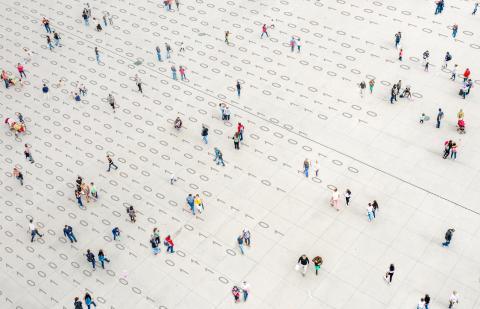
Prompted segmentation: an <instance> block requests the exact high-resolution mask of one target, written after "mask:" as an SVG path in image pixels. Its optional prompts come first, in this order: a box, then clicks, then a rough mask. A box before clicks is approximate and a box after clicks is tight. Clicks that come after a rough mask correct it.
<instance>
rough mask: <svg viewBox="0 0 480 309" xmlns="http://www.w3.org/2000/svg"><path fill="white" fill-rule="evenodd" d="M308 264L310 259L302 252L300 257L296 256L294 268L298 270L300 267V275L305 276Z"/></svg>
mask: <svg viewBox="0 0 480 309" xmlns="http://www.w3.org/2000/svg"><path fill="white" fill-rule="evenodd" d="M309 264H310V260H309V259H308V257H307V256H306V255H305V254H302V256H300V258H298V261H297V265H296V266H295V269H296V270H297V271H298V270H300V269H302V276H304V277H305V274H306V273H307V269H308V265H309Z"/></svg>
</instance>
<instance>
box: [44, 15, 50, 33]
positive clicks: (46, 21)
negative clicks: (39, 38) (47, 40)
mask: <svg viewBox="0 0 480 309" xmlns="http://www.w3.org/2000/svg"><path fill="white" fill-rule="evenodd" d="M42 24H43V26H44V27H45V31H47V33H52V29H50V21H49V20H48V19H46V18H45V17H43V18H42Z"/></svg>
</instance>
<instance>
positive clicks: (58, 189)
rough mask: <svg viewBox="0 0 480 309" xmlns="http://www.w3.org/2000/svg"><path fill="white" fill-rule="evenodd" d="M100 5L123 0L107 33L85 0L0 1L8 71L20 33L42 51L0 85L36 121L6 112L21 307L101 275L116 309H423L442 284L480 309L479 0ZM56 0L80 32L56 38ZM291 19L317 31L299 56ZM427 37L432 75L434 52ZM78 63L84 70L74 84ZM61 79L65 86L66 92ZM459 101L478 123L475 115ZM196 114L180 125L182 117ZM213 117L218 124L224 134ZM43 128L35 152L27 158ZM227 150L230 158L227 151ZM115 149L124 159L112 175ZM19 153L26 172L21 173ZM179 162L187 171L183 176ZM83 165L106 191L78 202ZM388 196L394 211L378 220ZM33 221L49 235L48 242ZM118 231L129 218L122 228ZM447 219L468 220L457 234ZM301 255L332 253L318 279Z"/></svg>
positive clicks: (12, 242)
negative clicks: (453, 154)
mask: <svg viewBox="0 0 480 309" xmlns="http://www.w3.org/2000/svg"><path fill="white" fill-rule="evenodd" d="M91 5H92V7H93V16H96V17H97V18H99V17H101V15H102V13H101V12H103V11H109V12H110V13H111V14H112V15H113V16H114V26H113V27H112V26H108V27H106V29H105V30H104V31H103V32H100V33H98V32H96V31H94V29H93V26H92V25H91V26H90V27H85V26H84V25H83V24H82V20H81V11H82V9H83V3H82V2H81V1H65V0H56V1H53V0H47V1H34V0H25V1H6V0H0V7H1V9H0V18H1V20H2V23H1V26H0V27H1V28H0V29H1V30H0V35H1V44H0V47H1V55H0V63H1V67H2V68H4V69H7V70H8V71H10V72H12V73H14V74H17V72H16V69H15V67H14V65H15V64H16V63H17V62H19V61H21V60H22V59H23V58H24V54H23V53H22V50H21V49H22V47H25V46H26V47H28V48H30V49H32V50H33V51H34V55H33V57H32V62H31V63H29V64H27V65H26V66H25V68H26V70H27V74H28V79H27V80H26V85H25V86H24V88H23V89H21V90H20V89H13V88H11V89H8V90H6V89H5V88H4V87H3V85H2V86H1V87H0V91H1V101H0V104H1V106H0V114H1V117H2V120H3V119H4V118H5V117H14V113H15V112H22V113H23V114H24V116H25V117H26V122H27V128H28V132H27V134H25V135H23V136H20V137H19V138H17V139H15V137H14V136H13V135H12V134H11V133H10V132H9V131H8V128H7V126H6V125H4V126H2V128H3V129H2V132H1V138H0V141H1V151H0V156H1V165H0V168H1V170H2V175H3V177H2V178H1V201H0V203H1V205H2V206H1V207H0V216H1V221H0V231H1V237H0V269H1V271H0V294H1V295H0V307H1V308H25V309H27V308H28V309H30V308H73V305H72V304H73V297H75V296H83V294H84V292H85V290H86V289H88V290H89V291H91V292H92V294H93V296H94V297H95V299H96V300H97V303H98V305H99V308H175V309H176V308H178V309H180V308H233V307H238V306H244V307H248V308H265V309H266V308H359V309H374V308H413V307H414V306H415V305H416V303H417V302H418V300H419V298H420V297H421V296H423V295H424V294H425V293H429V294H430V296H431V297H432V304H431V308H446V307H447V299H448V296H449V295H450V293H451V291H452V290H454V289H455V290H457V291H459V294H460V299H461V303H460V305H459V308H480V299H479V295H480V294H479V292H480V282H479V278H480V274H479V263H480V238H479V237H478V236H479V227H480V215H479V213H480V206H479V204H478V199H479V197H480V191H479V190H478V188H479V186H478V185H479V169H478V158H479V151H480V148H479V143H478V141H479V133H478V128H479V125H478V123H479V121H480V116H479V115H480V113H479V103H480V101H479V99H478V89H477V88H478V87H479V86H480V81H479V80H478V74H479V71H480V66H479V61H478V59H479V55H480V50H479V48H480V46H479V44H480V37H479V36H480V33H479V29H480V27H479V25H480V19H479V18H480V16H476V17H474V16H471V15H470V13H471V9H472V7H473V2H471V1H447V5H446V8H445V11H444V13H443V14H442V15H440V16H434V15H433V12H434V5H433V1H423V0H422V1H413V0H407V1H366V0H365V1H364V0H353V1H340V0H337V1H333V0H331V1H325V0H323V1H263V2H260V1H236V0H234V1H228V2H223V1H222V2H220V1H204V0H197V1H191V0H184V1H183V3H182V5H181V7H180V12H178V11H176V10H174V11H172V12H166V11H165V10H164V9H163V8H162V5H161V4H160V1H146V0H141V1H94V2H91ZM42 16H46V17H48V18H49V19H50V21H51V28H52V29H54V30H57V31H58V32H59V33H60V35H61V36H62V41H63V44H64V47H62V48H55V50H54V51H53V52H50V51H49V50H48V48H47V46H46V40H45V30H44V29H43V27H42V26H41V24H40V19H41V17H42ZM272 20H273V23H274V24H275V28H274V29H271V30H270V38H269V39H265V38H264V39H263V40H260V31H261V25H262V24H263V23H267V24H271V23H272ZM453 23H458V24H459V34H458V37H457V40H454V39H452V37H451V36H450V32H451V31H450V29H449V27H450V26H451V25H452V24H453ZM225 30H229V31H230V32H231V33H232V35H231V38H230V40H231V44H230V45H229V46H227V45H226V44H225V43H224V42H223V36H224V31H225ZM397 31H402V33H403V38H402V42H401V43H402V47H403V48H404V50H405V56H404V61H403V62H402V63H399V61H398V60H397V51H396V50H395V48H394V44H393V36H394V33H395V32H397ZM291 35H296V36H300V37H301V39H302V52H301V53H291V52H290V50H289V47H288V41H289V38H290V37H291ZM164 42H169V43H170V44H171V45H172V48H173V51H174V52H173V55H172V58H171V59H170V60H169V61H165V62H158V61H156V56H155V53H154V49H155V46H156V45H159V46H160V47H161V49H162V51H163V52H164V51H165V48H164ZM180 42H184V45H185V49H186V51H185V52H184V53H179V52H178V50H179V45H180ZM95 46H98V47H99V49H100V52H101V59H102V64H101V65H97V63H96V62H95V59H94V52H93V48H94V47H95ZM426 49H428V50H430V54H431V67H430V72H428V73H425V72H424V71H423V68H422V66H421V55H422V53H423V51H424V50H426ZM447 50H448V51H450V52H451V53H452V54H453V58H454V59H453V60H452V62H453V63H458V64H459V73H462V72H463V70H464V69H465V67H467V66H468V67H470V69H471V71H472V77H473V79H474V80H475V85H474V88H473V89H472V93H471V94H470V96H469V97H467V99H466V100H462V99H460V97H459V96H458V91H459V89H460V86H461V83H460V81H459V80H457V81H456V82H452V81H450V80H449V76H450V74H449V71H448V70H441V68H440V66H441V64H442V59H443V56H444V54H445V52H446V51H447ZM164 56H165V55H164ZM137 60H141V62H142V64H141V65H136V64H134V62H135V61H137ZM172 64H175V65H177V67H178V66H179V65H184V66H186V67H187V71H186V74H187V77H188V79H189V80H188V82H180V81H173V80H172V79H171V78H170V66H171V65H172ZM450 65H452V64H450ZM135 74H138V75H139V76H141V77H142V79H143V81H144V94H143V95H141V94H139V93H138V92H137V91H136V87H135V83H134V82H133V76H134V75H135ZM372 77H375V79H376V86H375V88H374V93H373V95H370V94H367V95H366V96H365V98H363V99H362V98H360V95H359V89H358V86H357V84H358V83H359V82H360V81H362V80H365V81H366V82H368V80H369V78H372ZM60 78H65V79H66V80H67V82H66V84H65V86H63V87H62V88H57V87H55V85H54V84H55V83H56V82H57V81H58V80H59V79H60ZM237 79H239V80H240V81H241V82H242V85H243V93H242V97H241V98H240V99H238V98H237V97H236V95H235V93H234V85H235V83H236V80H237ZM399 79H401V80H402V82H403V85H404V86H405V85H411V86H412V90H413V92H414V94H413V95H414V97H413V101H408V100H406V99H400V100H399V102H397V103H396V104H394V105H391V104H389V102H388V99H389V92H390V87H391V86H390V84H391V83H393V82H397V81H398V80H399ZM75 81H79V82H80V83H84V84H85V85H86V87H87V88H88V95H87V96H86V97H84V98H83V100H82V102H81V103H78V102H75V101H73V100H71V99H69V97H68V96H69V93H70V91H72V90H73V86H72V85H73V83H74V82H75ZM42 82H47V83H48V84H49V85H50V87H51V95H50V98H49V100H48V101H47V100H46V99H44V98H43V97H42V95H41V84H42ZM110 92H112V93H113V94H114V95H115V97H116V100H117V103H118V104H119V106H120V107H119V110H118V111H117V113H115V114H113V113H112V111H111V109H110V107H109V106H108V104H107V103H106V100H105V98H106V97H107V95H108V93H110ZM222 101H225V102H227V103H228V104H229V105H230V107H231V110H232V118H231V121H230V122H223V121H222V120H221V119H220V116H219V110H218V104H219V103H220V102H222ZM438 107H442V108H443V109H444V110H445V121H444V122H443V123H442V127H441V128H440V129H436V128H435V127H434V122H433V121H432V120H430V121H427V122H426V123H425V124H423V125H419V124H418V119H419V116H420V114H421V113H422V112H425V113H426V114H427V115H429V116H430V117H431V118H432V119H434V118H435V116H436V110H437V109H438ZM460 108H463V109H464V111H465V121H466V123H467V134H465V135H462V136H460V135H458V133H457V132H456V129H455V124H456V113H457V111H458V110H459V109H460ZM177 115H180V117H181V118H182V119H183V120H184V126H185V127H184V128H183V129H182V130H181V131H180V132H177V131H175V130H174V129H173V128H172V121H173V119H175V118H176V117H177ZM238 121H241V122H242V123H244V125H245V127H246V132H245V140H244V143H243V144H242V145H241V150H240V151H235V150H234V149H233V143H232V141H231V139H229V137H231V136H232V134H233V132H234V131H235V129H236V123H237V122H238ZM202 123H205V124H208V126H209V127H210V143H209V144H208V145H207V146H206V145H204V144H203V143H202V141H201V138H200V128H201V124H202ZM446 139H454V140H455V141H457V142H458V144H459V148H458V159H457V160H456V161H452V160H450V159H449V160H443V159H442V158H441V153H442V150H443V142H444V141H445V140H446ZM24 143H29V144H31V145H32V149H33V154H34V157H35V159H36V162H35V164H30V163H28V162H26V161H25V159H24V157H23V144H24ZM214 146H217V147H220V149H222V151H223V153H224V158H225V160H226V162H227V164H226V167H218V166H216V165H214V163H213V161H212V159H213V157H212V153H213V147H214ZM107 152H109V153H111V154H112V155H113V157H114V160H115V161H116V163H117V164H118V165H119V167H120V168H119V170H118V171H113V172H111V173H107V172H106V163H105V159H104V158H105V154H106V153H107ZM305 158H309V159H310V160H318V161H319V162H320V173H319V176H318V178H317V177H315V178H312V177H310V178H309V179H306V178H305V177H303V176H302V174H301V169H302V162H303V160H304V159H305ZM14 166H17V167H19V168H20V169H21V170H22V171H23V173H24V175H25V186H24V187H20V186H19V184H18V182H17V181H16V180H15V179H14V178H13V177H11V172H12V169H13V167H14ZM171 172H174V173H175V174H176V175H177V176H178V177H179V180H178V182H177V183H176V184H175V185H174V186H171V185H170V184H169V183H168V180H169V178H170V173H171ZM77 175H82V176H83V177H84V179H85V180H87V181H89V182H90V181H93V182H95V183H96V186H97V188H98V189H99V194H100V199H99V200H98V201H97V202H95V203H89V204H88V205H87V209H86V210H81V209H79V207H78V206H77V205H76V202H75V200H74V196H73V188H74V181H75V179H76V177H77ZM333 187H337V188H339V190H340V191H341V192H342V193H343V192H344V190H345V189H346V188H350V189H351V190H352V192H353V197H352V204H351V206H350V207H349V208H345V206H344V203H343V201H342V203H341V208H342V209H341V211H340V212H336V211H335V210H334V209H332V208H331V207H329V205H328V200H329V197H330V195H331V193H330V189H331V188H333ZM188 193H199V194H200V195H201V196H202V197H203V199H204V201H205V204H206V211H205V212H204V213H202V214H200V215H198V216H195V217H194V216H192V215H191V214H190V213H189V212H188V211H187V208H186V206H185V202H184V201H185V197H186V195H187V194H188ZM373 199H376V200H377V201H378V202H379V204H380V212H379V215H378V218H377V219H376V220H375V221H374V222H373V223H368V222H367V218H366V211H365V209H366V205H367V203H368V202H369V201H372V200H373ZM130 204H132V205H134V206H135V207H136V208H137V210H138V212H139V215H138V222H137V223H136V224H131V223H129V222H128V221H127V215H126V213H125V210H124V207H125V205H130ZM31 216H32V217H34V218H35V220H36V221H37V222H38V224H39V226H40V227H41V231H42V232H43V233H45V236H44V238H43V239H41V240H37V241H35V242H34V243H33V244H30V240H29V234H28V233H27V232H26V230H27V228H28V225H27V218H30V217H31ZM64 224H69V225H71V226H73V228H74V230H75V232H76V236H77V238H78V239H79V242H78V243H77V244H75V245H74V246H71V245H70V244H69V243H67V242H66V239H65V238H64V237H63V234H62V227H63V225H64ZM114 226H119V227H120V229H121V230H122V231H123V235H122V238H121V240H120V241H118V242H113V241H112V239H111V233H110V231H111V229H112V228H113V227H114ZM153 227H158V228H159V229H160V233H161V236H162V237H164V236H166V234H168V233H170V234H172V235H173V236H174V241H175V243H176V253H175V254H173V255H166V253H165V250H164V248H162V252H161V254H160V255H159V256H156V257H154V256H153V255H152V254H151V251H150V247H149V243H148V239H149V235H150V233H151V230H152V228H153ZM244 227H248V228H249V229H250V230H251V231H252V247H251V248H247V249H246V254H245V256H240V255H239V252H238V249H237V248H236V246H235V239H236V236H237V235H238V234H239V233H240V232H241V230H242V229H243V228H244ZM449 227H454V228H455V229H456V232H455V234H454V238H453V242H452V244H451V247H450V248H449V249H445V248H442V247H441V245H440V244H441V242H442V240H443V236H444V233H445V231H446V229H447V228H449ZM87 248H90V249H92V250H93V251H94V252H95V253H96V252H97V251H98V249H100V248H103V249H104V250H105V252H106V255H107V256H109V258H110V259H111V260H112V262H111V263H110V264H108V266H107V269H108V270H106V271H105V270H102V269H97V270H96V271H95V272H92V271H91V267H90V265H89V264H88V263H87V262H86V259H85V257H84V256H83V253H84V252H85V251H86V249H87ZM302 253H306V254H307V255H308V256H309V257H310V258H313V257H314V256H315V255H321V256H322V257H323V258H324V261H325V263H324V266H323V268H322V269H321V271H320V273H319V275H318V276H315V275H314V272H313V268H310V269H309V272H308V274H307V276H306V277H302V276H301V275H300V274H299V273H296V272H295V270H294V265H295V263H296V260H297V259H298V257H299V255H300V254H302ZM390 263H395V265H396V269H397V271H396V274H395V277H394V282H393V284H392V285H391V286H387V285H386V284H385V282H384V281H383V280H382V276H383V275H384V273H385V270H386V269H387V267H388V265H389V264H390ZM243 279H245V280H247V281H248V282H249V283H250V285H251V295H250V299H249V301H248V302H247V303H245V304H233V300H232V296H231V293H230V289H231V287H232V286H233V285H234V284H239V283H240V282H241V281H242V280H243Z"/></svg>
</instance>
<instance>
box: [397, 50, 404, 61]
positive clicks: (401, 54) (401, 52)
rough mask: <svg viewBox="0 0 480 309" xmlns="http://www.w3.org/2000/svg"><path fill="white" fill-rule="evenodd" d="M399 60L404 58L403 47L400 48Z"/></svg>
mask: <svg viewBox="0 0 480 309" xmlns="http://www.w3.org/2000/svg"><path fill="white" fill-rule="evenodd" d="M398 60H400V61H402V60H403V48H400V51H399V52H398Z"/></svg>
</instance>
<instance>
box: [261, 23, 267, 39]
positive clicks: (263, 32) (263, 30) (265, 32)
mask: <svg viewBox="0 0 480 309" xmlns="http://www.w3.org/2000/svg"><path fill="white" fill-rule="evenodd" d="M264 35H266V36H267V38H268V32H267V24H263V26H262V35H261V36H260V39H263V36H264Z"/></svg>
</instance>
